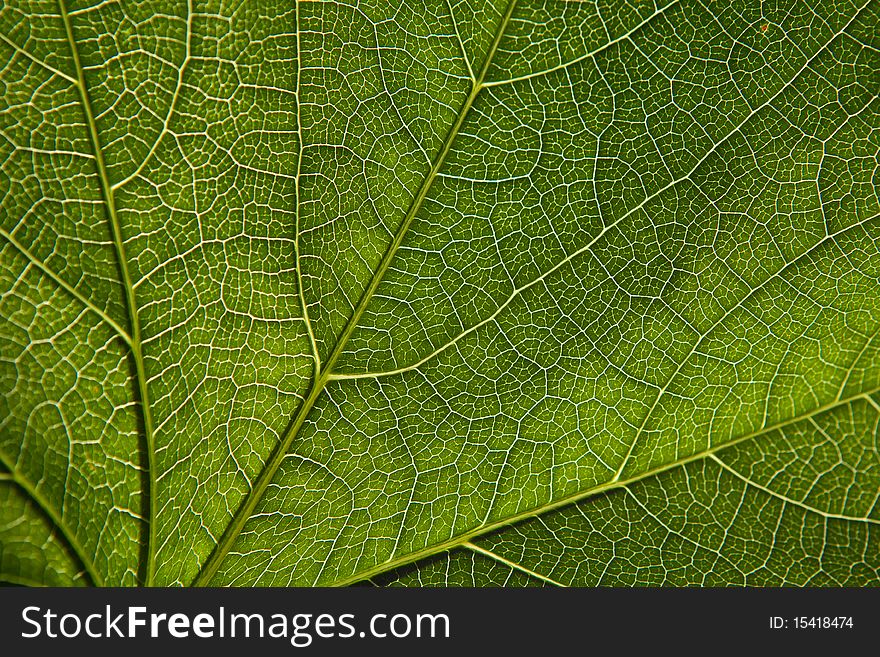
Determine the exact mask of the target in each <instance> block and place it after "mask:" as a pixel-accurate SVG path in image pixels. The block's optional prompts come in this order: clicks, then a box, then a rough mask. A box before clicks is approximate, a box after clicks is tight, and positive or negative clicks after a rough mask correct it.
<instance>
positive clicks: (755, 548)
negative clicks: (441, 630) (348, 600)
mask: <svg viewBox="0 0 880 657" xmlns="http://www.w3.org/2000/svg"><path fill="white" fill-rule="evenodd" d="M657 2H658V4H654V2H653V0H637V1H635V2H628V3H624V2H598V3H593V2H577V3H573V2H562V1H560V2H544V1H543V0H542V1H541V2H538V1H534V0H519V1H518V2H517V1H515V0H510V1H508V0H497V1H494V2H486V3H465V2H460V1H459V2H455V1H453V0H436V1H431V2H424V1H420V2H408V1H407V2H404V3H403V4H402V5H400V3H387V2H380V1H379V0H376V1H371V2H365V3H364V2H362V3H353V2H352V3H335V2H332V3H331V2H298V3H289V2H280V1H279V2H269V1H260V2H251V1H248V2H245V1H244V0H242V1H241V2H238V3H233V4H231V5H230V4H229V3H218V2H197V1H196V0H189V1H188V2H186V3H175V4H174V6H173V7H171V6H169V5H168V3H158V2H142V3H137V4H130V3H127V2H123V3H93V4H91V5H87V4H78V3H75V2H73V0H53V1H51V2H40V1H33V0H26V1H22V0H9V1H7V2H6V3H5V4H3V5H2V8H0V87H2V89H3V104H2V106H0V134H2V136H3V139H2V140H0V167H2V175H0V199H2V206H3V213H2V215H0V249H2V258H0V317H2V320H3V328H2V331H0V392H2V395H0V463H2V469H0V495H2V496H3V500H4V501H3V505H2V514H0V579H2V580H6V581H10V582H16V583H29V584H79V583H90V584H99V585H100V584H122V585H132V584H151V585H152V584H156V585H174V584H183V585H186V584H200V585H201V584H214V585H269V584H273V585H287V584H320V585H330V584H345V583H352V582H356V581H360V580H364V579H373V581H375V582H377V583H383V584H384V583H397V584H419V583H421V584H431V585H437V584H474V583H477V584H499V583H505V584H546V583H562V584H596V583H603V584H636V583H638V584H643V583H652V584H658V583H669V584H744V583H766V584H827V585H841V584H878V583H880V581H878V579H880V576H878V570H880V550H878V544H877V541H878V532H877V522H878V519H880V516H878V515H877V514H878V513H880V503H878V492H877V491H878V490H880V480H878V477H880V463H878V461H880V455H878V412H877V403H878V396H877V392H878V390H880V338H878V334H880V221H878V216H880V199H878V186H877V179H876V176H877V171H878V170H880V169H878V162H880V141H878V137H877V135H878V134H880V121H878V117H880V98H878V90H880V89H878V82H877V81H878V79H880V75H878V74H880V54H878V46H880V42H878V39H877V36H876V25H877V24H878V18H880V2H877V1H876V0H873V1H872V0H868V1H867V2H865V1H864V0H859V4H858V5H857V6H853V5H851V4H849V3H844V2H823V3H806V2H798V1H795V0H790V1H783V2H779V3H770V4H768V3H760V2H757V1H751V0H748V1H742V2H733V3H716V2H697V1H694V0H657ZM812 4H816V5H818V6H811V5H812Z"/></svg>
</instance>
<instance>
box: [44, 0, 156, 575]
mask: <svg viewBox="0 0 880 657" xmlns="http://www.w3.org/2000/svg"><path fill="white" fill-rule="evenodd" d="M58 8H59V10H60V12H61V19H62V21H63V23H64V30H65V32H66V33H67V41H68V44H69V45H70V53H71V56H72V57H73V63H74V67H75V68H76V87H77V89H78V90H79V95H80V101H81V103H82V108H83V114H84V115H85V120H86V123H87V124H88V129H89V138H90V140H91V144H92V150H93V151H94V153H95V163H96V168H97V171H98V177H99V179H100V183H101V184H100V186H101V195H102V196H103V199H104V205H105V206H106V207H107V215H108V218H109V220H110V228H111V231H112V233H113V246H114V249H115V251H116V260H117V263H118V265H119V273H120V276H121V278H122V288H123V291H124V294H125V306H126V309H127V310H128V321H129V324H130V327H129V328H130V337H131V342H130V345H131V353H132V358H133V360H134V366H135V379H136V381H137V389H138V397H139V401H140V408H141V416H142V419H143V423H144V438H145V442H146V452H147V472H148V477H149V489H148V490H147V491H145V494H146V496H147V499H148V500H149V505H150V513H149V520H148V523H149V524H148V528H147V531H148V538H147V559H146V564H145V573H144V576H143V581H144V583H145V584H146V585H147V586H150V585H152V583H153V577H154V574H155V562H156V558H155V544H156V541H155V534H156V522H155V521H156V495H155V491H156V468H155V464H154V455H155V449H154V440H153V418H152V414H151V412H150V403H149V395H148V394H147V377H146V372H145V368H144V357H143V346H142V342H141V325H140V319H139V318H138V311H137V303H136V300H135V292H134V287H133V285H132V279H131V273H130V271H129V268H128V259H127V257H126V255H125V243H124V241H123V237H122V226H121V223H120V221H119V214H118V213H117V211H116V200H115V198H114V196H113V187H112V185H111V184H110V176H109V174H108V172H107V164H106V162H105V161H104V152H103V149H102V147H101V138H100V136H99V134H98V124H97V122H96V120H95V113H94V111H93V110H92V101H91V98H90V96H89V91H88V87H87V86H86V77H85V71H84V70H83V67H82V62H80V58H79V49H78V48H77V45H76V39H75V38H74V34H73V24H72V23H71V20H70V15H69V14H68V12H67V5H66V4H65V0H58Z"/></svg>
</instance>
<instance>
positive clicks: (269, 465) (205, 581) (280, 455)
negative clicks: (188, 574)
mask: <svg viewBox="0 0 880 657" xmlns="http://www.w3.org/2000/svg"><path fill="white" fill-rule="evenodd" d="M515 5H516V0H510V3H509V4H508V6H507V10H506V11H505V13H504V16H503V17H502V18H501V21H500V22H499V24H498V28H497V29H496V32H495V37H494V39H493V41H492V45H491V46H490V48H489V50H488V51H487V53H486V57H485V60H484V62H483V65H482V67H481V68H480V72H479V74H478V75H477V77H476V79H475V80H473V82H472V86H471V90H470V92H469V93H468V97H467V99H466V100H465V102H464V104H463V105H462V107H461V110H460V111H459V113H458V116H457V118H456V120H455V123H453V124H452V126H451V127H450V129H449V131H448V132H447V134H446V137H445V139H444V140H443V145H442V146H441V148H440V152H439V153H438V154H437V156H436V157H435V158H434V161H433V163H432V165H431V169H430V171H429V172H428V174H427V176H425V178H424V180H423V181H422V184H421V186H420V187H419V190H418V192H417V193H416V195H415V197H414V198H413V200H412V202H411V203H410V206H409V210H408V211H407V213H406V216H405V217H404V219H403V221H402V222H401V224H400V226H399V228H398V229H397V232H396V233H395V235H394V239H393V240H392V241H391V244H390V245H389V246H388V249H387V250H386V251H385V255H384V256H383V257H382V260H381V262H380V263H379V267H378V268H377V269H376V271H375V272H374V274H373V276H372V277H371V278H370V282H369V283H368V285H367V287H366V289H365V290H364V292H363V294H362V295H361V298H360V300H359V301H358V304H357V306H356V307H355V309H354V312H353V313H352V315H351V317H349V319H348V322H347V323H346V324H345V327H344V328H343V330H342V333H341V334H340V336H339V339H338V340H337V341H336V344H335V346H334V347H333V351H332V352H331V353H330V356H329V357H328V358H327V361H326V362H325V363H324V366H323V367H322V368H321V370H320V372H318V374H317V376H315V377H314V379H313V381H312V386H311V388H310V389H309V393H308V395H307V396H306V398H305V400H304V401H303V403H302V404H301V405H300V407H299V409H298V410H297V412H296V415H295V416H294V417H293V418H292V419H291V421H290V423H289V424H288V426H287V428H286V429H285V431H284V433H283V434H282V437H281V441H280V442H279V443H278V445H277V446H276V448H275V450H274V451H273V452H272V455H271V456H270V457H269V460H268V461H267V462H266V465H265V467H264V468H263V470H262V471H261V472H260V475H259V476H258V477H257V480H256V482H255V483H254V486H253V487H252V488H251V491H250V493H249V494H248V496H247V498H246V499H245V500H244V502H243V503H242V504H241V506H240V507H239V508H238V510H237V511H236V513H235V515H234V516H233V519H232V521H231V522H230V523H229V525H228V526H227V528H226V530H225V531H224V533H223V536H222V537H221V539H220V541H219V542H218V544H217V547H216V548H215V550H214V552H213V553H212V554H211V556H210V557H209V558H208V560H207V561H206V562H205V563H204V565H203V566H202V569H201V570H200V571H199V574H198V575H197V576H196V578H195V580H194V581H193V585H194V586H207V585H209V584H210V583H211V580H212V579H213V578H214V575H216V574H217V571H218V570H219V568H220V565H221V564H222V562H223V559H224V558H225V557H226V555H227V554H228V553H229V551H230V550H231V549H232V546H233V544H234V543H235V540H236V539H237V538H238V535H239V534H240V533H241V530H242V529H243V528H244V525H245V523H247V520H248V518H250V516H251V514H252V513H253V511H254V509H255V508H256V506H257V504H258V503H259V501H260V500H261V499H262V497H263V494H264V493H265V491H266V488H267V487H268V486H269V484H270V483H271V481H272V479H273V478H274V477H275V473H276V472H277V471H278V468H279V467H281V463H282V462H283V461H284V457H285V456H286V455H287V451H288V449H289V448H290V445H291V444H292V443H293V440H294V439H295V438H296V436H297V435H298V434H299V431H300V429H301V428H302V425H303V424H304V423H305V421H306V418H307V417H308V415H309V413H310V412H311V410H312V407H313V406H314V404H315V402H316V401H317V399H318V397H320V395H321V393H322V392H323V391H324V387H325V386H326V385H327V382H328V381H329V380H330V376H331V374H332V372H333V367H334V365H335V364H336V361H337V360H338V359H339V356H340V355H341V354H342V352H343V350H344V349H345V346H346V344H347V343H348V340H349V338H350V337H351V335H352V333H354V330H355V328H357V325H358V322H360V319H361V316H362V315H363V313H364V311H365V310H366V308H367V305H368V304H369V303H370V300H371V299H372V298H373V295H374V294H375V293H376V290H377V289H378V287H379V284H380V283H381V282H382V279H383V278H384V276H385V272H386V271H388V267H389V266H390V265H391V261H392V260H393V259H394V255H395V253H397V250H398V248H399V247H400V245H401V244H402V243H403V240H404V237H405V236H406V233H407V231H408V230H409V227H410V225H411V224H412V222H413V220H414V219H415V217H416V215H417V214H418V212H419V210H420V209H421V207H422V204H423V203H424V201H425V198H427V195H428V192H429V191H430V188H431V185H432V183H433V182H434V179H435V178H436V176H437V173H438V172H439V171H440V169H441V168H442V166H443V163H444V162H445V160H446V157H447V155H448V154H449V151H450V150H451V148H452V144H453V142H454V141H455V138H456V136H457V135H458V133H459V131H460V130H461V126H462V125H463V124H464V122H465V119H466V118H467V116H468V114H469V113H470V109H471V107H472V106H473V104H474V101H475V100H476V99H477V96H479V94H480V91H481V90H482V89H483V81H484V80H485V78H486V74H487V73H488V71H489V68H490V66H491V65H492V60H493V59H494V57H495V53H496V51H497V50H498V45H499V44H500V43H501V38H502V37H503V36H504V33H505V31H506V30H507V26H508V24H509V23H510V19H511V17H512V16H513V10H514V7H515ZM297 27H298V26H297ZM298 31H299V30H298V29H297V32H298ZM297 43H298V41H297ZM462 48H463V46H462ZM298 60H299V53H297V61H298ZM297 202H299V199H297Z"/></svg>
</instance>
